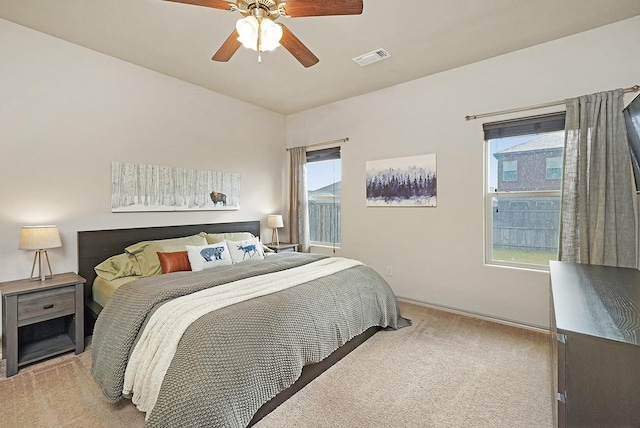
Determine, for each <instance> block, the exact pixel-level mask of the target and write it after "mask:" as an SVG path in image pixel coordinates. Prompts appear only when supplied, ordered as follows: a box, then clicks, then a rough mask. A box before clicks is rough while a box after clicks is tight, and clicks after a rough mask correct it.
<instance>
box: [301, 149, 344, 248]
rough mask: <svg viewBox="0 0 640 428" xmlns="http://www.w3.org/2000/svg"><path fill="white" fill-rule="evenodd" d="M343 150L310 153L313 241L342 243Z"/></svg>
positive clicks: (311, 230)
mask: <svg viewBox="0 0 640 428" xmlns="http://www.w3.org/2000/svg"><path fill="white" fill-rule="evenodd" d="M341 176H342V175H341V164H340V148H339V147H335V148H330V149H324V150H316V151H309V152H307V191H308V199H309V233H310V242H311V243H312V244H316V245H333V246H335V245H338V244H340V193H341V191H340V190H341V187H340V185H341Z"/></svg>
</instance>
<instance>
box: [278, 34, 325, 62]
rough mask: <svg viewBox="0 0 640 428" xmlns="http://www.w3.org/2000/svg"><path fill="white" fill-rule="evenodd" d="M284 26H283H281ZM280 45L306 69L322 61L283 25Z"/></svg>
mask: <svg viewBox="0 0 640 428" xmlns="http://www.w3.org/2000/svg"><path fill="white" fill-rule="evenodd" d="M280 25H282V24H280ZM280 44H281V45H282V46H284V48H285V49H286V50H288V51H289V53H290V54H291V55H293V56H294V57H295V59H297V60H298V61H299V62H300V64H302V65H304V66H305V67H307V68H308V67H311V66H312V65H315V64H317V63H318V61H320V60H319V59H318V57H317V56H315V55H314V54H313V52H311V51H310V50H309V48H307V47H306V46H305V45H304V44H303V43H302V42H301V41H300V39H298V38H297V37H296V36H295V35H294V34H293V33H292V32H291V30H289V29H288V28H287V27H285V26H284V25H282V39H280Z"/></svg>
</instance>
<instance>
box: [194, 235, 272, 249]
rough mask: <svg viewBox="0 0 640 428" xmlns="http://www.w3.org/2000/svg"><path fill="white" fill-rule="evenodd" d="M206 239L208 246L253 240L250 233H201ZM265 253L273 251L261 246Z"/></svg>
mask: <svg viewBox="0 0 640 428" xmlns="http://www.w3.org/2000/svg"><path fill="white" fill-rule="evenodd" d="M201 234H203V235H204V236H205V237H206V238H207V243H208V244H217V243H219V242H222V241H234V242H235V241H246V240H247V239H251V238H255V236H253V234H252V233H251V232H224V233H205V232H201ZM262 250H263V251H264V252H265V253H273V252H274V251H273V250H272V249H271V248H269V247H266V246H264V245H263V246H262Z"/></svg>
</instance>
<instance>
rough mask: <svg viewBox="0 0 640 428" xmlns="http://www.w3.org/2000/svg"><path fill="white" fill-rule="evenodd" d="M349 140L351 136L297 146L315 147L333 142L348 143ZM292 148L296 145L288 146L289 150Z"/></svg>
mask: <svg viewBox="0 0 640 428" xmlns="http://www.w3.org/2000/svg"><path fill="white" fill-rule="evenodd" d="M347 141H349V137H344V138H338V139H337V140H331V141H324V142H322V143H313V144H309V145H306V146H297V147H314V146H324V145H325V144H333V143H346V142H347ZM290 149H295V147H287V151H289V150H290Z"/></svg>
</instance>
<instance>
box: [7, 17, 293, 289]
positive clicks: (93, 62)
mask: <svg viewBox="0 0 640 428" xmlns="http://www.w3.org/2000/svg"><path fill="white" fill-rule="evenodd" d="M0 58H2V59H1V60H0V163H1V164H0V237H1V240H0V260H1V261H2V263H0V281H6V280H12V279H19V278H24V277H27V276H28V275H29V273H30V271H31V263H32V260H33V252H31V251H20V250H18V238H19V235H20V227H21V226H22V225H31V224H57V225H58V226H59V228H60V232H61V236H62V243H63V247H62V248H59V249H53V250H49V257H50V260H51V264H52V267H53V269H54V271H55V272H57V273H60V272H65V271H77V261H76V257H77V256H76V232H77V231H78V230H95V229H109V228H119V227H142V226H163V225H173V224H196V223H207V222H223V221H240V220H263V219H264V218H266V215H267V214H270V213H273V212H278V211H280V206H281V200H282V199H281V189H282V187H283V184H282V173H281V170H282V167H283V165H284V162H285V160H286V151H285V139H286V135H285V131H284V128H285V117H284V116H282V115H280V114H276V113H273V112H270V111H267V110H264V109H262V108H259V107H255V106H252V105H250V104H247V103H244V102H241V101H238V100H235V99H233V98H229V97H226V96H223V95H220V94H217V93H214V92H211V91H209V90H206V89H202V88H200V87H197V86H194V85H190V84H187V83H184V82H182V81H179V80H176V79H173V78H170V77H167V76H165V75H162V74H158V73H155V72H152V71H149V70H146V69H143V68H141V67H137V66H134V65H131V64H129V63H126V62H123V61H120V60H117V59H114V58H111V57H108V56H106V55H102V54H100V53H97V52H94V51H91V50H88V49H85V48H82V47H79V46H77V45H73V44H70V43H67V42H64V41H62V40H60V39H56V38H53V37H50V36H47V35H45V34H42V33H39V32H36V31H33V30H30V29H27V28H25V27H22V26H19V25H16V24H13V23H11V22H8V21H5V20H1V19H0ZM211 78H212V79H215V75H212V76H211ZM247 118H250V123H251V126H247V125H246V123H247V122H246V120H247ZM114 160H116V161H131V162H140V163H148V164H156V165H167V166H174V167H185V168H196V169H203V170H213V171H225V172H232V173H240V174H241V181H242V183H241V195H240V210H237V211H200V212H174V213H111V208H110V185H111V181H110V174H111V172H110V167H111V161H114ZM269 234H270V230H268V229H266V228H265V230H264V236H265V237H268V236H270V235H269Z"/></svg>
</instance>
